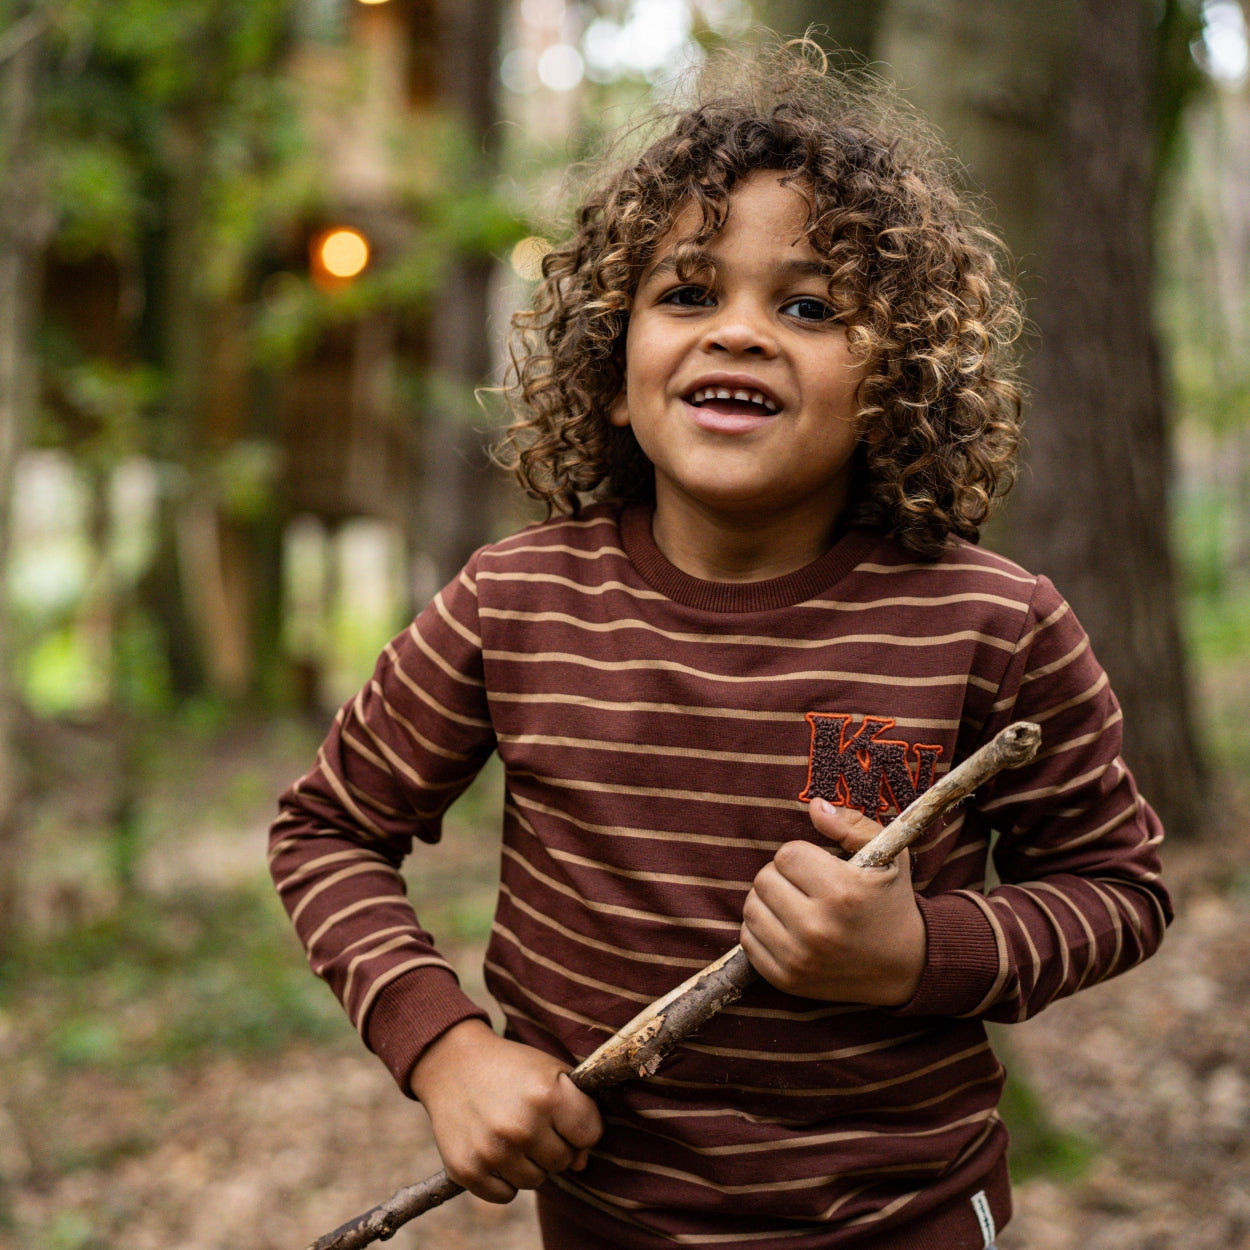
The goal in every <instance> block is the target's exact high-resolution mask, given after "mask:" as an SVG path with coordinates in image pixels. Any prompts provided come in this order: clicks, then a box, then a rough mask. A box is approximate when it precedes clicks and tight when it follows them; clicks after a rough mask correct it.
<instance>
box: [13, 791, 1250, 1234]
mask: <svg viewBox="0 0 1250 1250" xmlns="http://www.w3.org/2000/svg"><path fill="white" fill-rule="evenodd" d="M1236 806H1237V807H1239V808H1240V809H1241V810H1245V809H1244V807H1242V806H1241V804H1240V803H1239V804H1236ZM263 822H264V818H263V817H261V816H259V815H258V816H257V817H256V818H255V821H254V823H253V824H252V825H251V826H250V827H246V828H238V829H234V830H232V831H228V832H223V831H222V830H220V829H217V830H207V831H203V832H202V836H196V837H190V838H189V839H188V840H187V843H186V845H185V847H184V848H183V856H184V865H183V867H184V869H186V867H187V865H194V864H196V863H202V864H211V865H213V866H214V867H213V870H212V871H213V872H216V873H218V874H221V873H222V872H228V871H229V867H228V866H229V865H231V864H234V865H236V866H237V871H239V872H240V873H242V872H251V871H253V870H254V863H255V861H254V860H253V859H252V854H253V853H254V851H255V850H256V848H257V847H258V846H259V844H260V839H261V837H262V836H263ZM1228 823H1229V825H1230V826H1231V827H1232V831H1229V830H1225V831H1224V832H1223V833H1222V835H1221V837H1220V838H1218V839H1212V840H1210V841H1208V842H1205V843H1204V844H1202V845H1198V846H1192V845H1191V846H1175V847H1173V848H1172V849H1171V854H1170V855H1169V857H1168V868H1169V873H1170V877H1171V880H1172V883H1173V886H1174V888H1175V891H1176V894H1177V900H1178V903H1179V910H1178V918H1177V920H1176V923H1175V924H1174V926H1173V928H1172V930H1171V932H1170V934H1169V936H1168V939H1167V941H1166V942H1165V944H1164V947H1163V949H1162V951H1161V952H1160V953H1159V954H1158V955H1157V956H1156V957H1155V959H1153V960H1152V961H1151V962H1150V963H1149V964H1147V965H1145V966H1144V967H1142V968H1140V969H1137V970H1136V971H1134V972H1132V973H1130V974H1128V975H1127V976H1125V977H1123V978H1121V979H1120V980H1118V981H1115V982H1112V983H1110V984H1107V985H1104V986H1099V987H1096V988H1094V989H1092V990H1089V991H1086V992H1084V993H1082V994H1080V995H1078V996H1077V997H1076V998H1074V999H1072V1000H1069V1001H1067V1002H1064V1003H1060V1004H1057V1005H1055V1006H1054V1007H1052V1008H1050V1009H1049V1010H1048V1011H1047V1012H1045V1013H1044V1014H1043V1015H1042V1016H1041V1017H1039V1018H1038V1019H1037V1020H1034V1021H1030V1022H1029V1023H1027V1024H1025V1025H1022V1026H1017V1027H1015V1028H1014V1029H1012V1030H1010V1031H1008V1032H1007V1033H1006V1035H1005V1038H1004V1045H1005V1047H1006V1053H1007V1061H1008V1063H1009V1064H1010V1065H1013V1066H1014V1067H1016V1068H1017V1069H1019V1070H1020V1071H1021V1072H1023V1073H1024V1074H1025V1075H1026V1076H1027V1079H1028V1081H1029V1083H1030V1085H1031V1086H1032V1087H1033V1089H1034V1090H1035V1091H1036V1092H1037V1094H1038V1095H1039V1098H1040V1101H1041V1102H1042V1105H1043V1108H1044V1110H1045V1112H1046V1114H1047V1116H1048V1117H1049V1118H1050V1119H1051V1120H1052V1121H1053V1122H1054V1123H1055V1124H1057V1125H1061V1126H1063V1128H1064V1129H1065V1130H1068V1131H1070V1132H1072V1133H1074V1134H1076V1135H1078V1136H1079V1137H1080V1138H1082V1139H1083V1140H1084V1141H1085V1142H1087V1143H1088V1145H1089V1147H1090V1155H1091V1162H1090V1163H1089V1164H1088V1166H1087V1167H1086V1168H1085V1170H1084V1171H1083V1173H1082V1174H1081V1175H1080V1176H1079V1177H1078V1178H1077V1179H1075V1180H1069V1181H1060V1180H1057V1179H1053V1178H1051V1179H1041V1180H1029V1181H1026V1182H1024V1183H1023V1184H1021V1185H1019V1186H1018V1188H1017V1195H1016V1207H1017V1214H1016V1218H1015V1220H1014V1221H1013V1223H1012V1225H1011V1227H1010V1228H1009V1229H1008V1230H1007V1231H1006V1232H1005V1233H1004V1234H1003V1235H1002V1236H1001V1238H1000V1241H999V1247H1000V1250H1078V1248H1079V1250H1236V1248H1237V1247H1247V1248H1250V871H1247V870H1246V869H1244V868H1243V867H1242V866H1243V865H1246V864H1250V858H1248V857H1247V853H1248V852H1250V834H1247V832H1246V822H1233V821H1229V822H1228ZM223 864H224V865H226V866H227V867H226V868H223ZM451 867H454V865H451ZM192 870H194V869H192ZM151 871H152V873H153V879H154V880H157V879H159V878H160V874H161V873H162V872H168V871H171V870H170V867H169V865H168V864H164V865H162V864H161V863H159V862H157V863H155V864H154V865H153V866H152V869H151ZM205 871H207V869H206V870H205ZM479 875H480V874H479ZM479 955H480V948H474V947H473V946H472V945H468V946H466V947H465V948H464V949H463V950H461V951H460V952H459V959H458V962H459V965H460V966H461V967H462V968H464V969H469V968H472V967H475V966H476V964H477V963H478V962H479V959H478V956H479ZM469 988H470V990H471V992H472V991H473V990H474V989H475V988H477V987H475V986H474V985H473V984H472V983H471V979H470V986H469ZM478 992H479V993H480V989H479V990H478ZM40 1051H41V1039H40V1038H38V1037H34V1036H31V1034H30V1030H29V1028H28V1027H27V1026H26V1024H25V1023H24V1018H23V1016H22V1014H21V1012H20V1011H19V1010H18V1009H17V1008H16V1007H15V1008H13V1009H12V1010H11V1011H10V1013H9V1015H8V1016H4V1015H3V1014H0V1199H2V1200H3V1201H0V1209H5V1210H7V1219H6V1221H5V1223H4V1224H0V1250H298V1248H299V1247H303V1246H307V1245H308V1244H309V1243H311V1242H312V1241H313V1240H315V1238H316V1237H318V1236H320V1235H321V1234H322V1233H324V1232H327V1231H329V1230H330V1229H332V1228H334V1227H335V1226H337V1225H338V1224H340V1223H342V1222H344V1221H345V1220H347V1219H348V1218H350V1217H351V1216H353V1215H355V1214H357V1213H358V1212H360V1211H362V1210H364V1209H366V1208H368V1207H370V1206H372V1205H373V1204H374V1203H375V1202H378V1201H380V1200H381V1199H382V1198H384V1197H386V1196H387V1195H389V1194H390V1193H391V1192H392V1191H393V1190H394V1189H396V1188H399V1187H400V1186H402V1185H405V1184H409V1183H411V1182H413V1181H416V1180H418V1179H420V1178H422V1177H424V1176H425V1175H427V1174H428V1173H430V1172H432V1171H434V1170H436V1169H437V1167H438V1159H437V1155H436V1152H435V1150H434V1148H433V1146H432V1143H431V1140H430V1137H429V1134H428V1131H427V1128H426V1123H425V1120H424V1115H423V1113H422V1112H421V1111H420V1109H419V1108H417V1107H416V1106H414V1105H413V1104H412V1103H410V1102H409V1101H407V1100H406V1099H404V1098H403V1097H401V1096H400V1095H399V1093H398V1091H397V1090H396V1089H395V1088H394V1086H393V1085H392V1084H391V1082H390V1078H389V1077H388V1076H387V1075H386V1074H385V1072H384V1071H383V1070H382V1068H381V1066H380V1065H379V1064H378V1063H377V1062H376V1060H374V1059H373V1058H372V1057H371V1056H370V1055H368V1054H367V1053H365V1052H364V1051H363V1049H362V1048H359V1047H358V1046H356V1045H355V1044H354V1041H353V1039H350V1038H347V1037H344V1038H342V1039H340V1040H338V1041H334V1042H331V1043H326V1044H322V1043H315V1044H314V1043H312V1042H299V1043H296V1044H291V1045H288V1046H286V1047H284V1048H283V1049H281V1050H279V1051H276V1052H269V1053H260V1054H256V1055H252V1056H247V1057H239V1056H237V1055H236V1056H234V1057H226V1058H223V1057H214V1056H212V1055H209V1056H207V1057H203V1056H202V1057H199V1058H196V1059H194V1060H193V1061H189V1062H187V1063H186V1064H183V1065H181V1066H171V1065H163V1066H161V1065H155V1066H152V1067H150V1068H142V1069H140V1070H139V1071H137V1072H130V1073H128V1074H125V1075H117V1074H113V1075H110V1074H109V1072H108V1071H107V1070H102V1069H98V1068H94V1067H91V1066H90V1065H88V1066H84V1067H81V1068H79V1069H71V1070H68V1071H65V1070H62V1069H57V1068H55V1067H53V1066H52V1065H49V1064H47V1063H44V1062H42V1056H41V1053H40ZM390 1244H391V1245H394V1246H396V1247H399V1248H400V1250H416V1248H417V1247H422V1248H423V1250H432V1248H435V1247H437V1248H439V1250H538V1241H537V1236H536V1233H535V1230H534V1224H533V1217H532V1206H531V1204H530V1202H529V1201H528V1199H527V1198H525V1197H522V1199H520V1200H518V1201H517V1202H516V1203H514V1204H512V1205H511V1206H508V1207H495V1206H491V1205H489V1204H486V1203H482V1202H479V1201H477V1200H476V1199H472V1198H470V1197H467V1196H462V1197H460V1198H458V1199H456V1200H454V1201H453V1202H451V1203H449V1204H448V1205H447V1206H445V1207H443V1208H441V1209H440V1210H438V1211H435V1212H432V1213H430V1214H428V1215H426V1216H424V1217H422V1218H421V1220H420V1221H419V1222H417V1223H414V1224H412V1225H410V1226H409V1227H407V1228H405V1229H404V1230H401V1232H400V1233H399V1234H397V1235H396V1237H395V1238H394V1239H393V1241H392V1242H391V1243H390Z"/></svg>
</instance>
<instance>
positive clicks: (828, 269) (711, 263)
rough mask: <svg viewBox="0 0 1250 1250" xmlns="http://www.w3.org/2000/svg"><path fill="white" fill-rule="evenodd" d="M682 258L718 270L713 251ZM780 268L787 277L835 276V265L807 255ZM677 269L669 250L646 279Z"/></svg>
mask: <svg viewBox="0 0 1250 1250" xmlns="http://www.w3.org/2000/svg"><path fill="white" fill-rule="evenodd" d="M682 259H683V260H684V261H686V263H687V264H688V265H689V266H690V268H691V269H696V270H698V269H711V270H712V271H713V272H715V270H716V257H715V256H713V255H712V254H711V252H706V251H704V250H703V249H702V248H698V249H695V250H693V251H684V252H683V255H682ZM778 268H779V269H781V270H782V271H783V272H784V273H785V274H786V276H787V277H795V278H826V279H828V278H831V277H832V276H833V267H832V266H831V265H829V264H826V262H824V261H822V260H817V259H809V258H807V257H800V256H796V257H794V258H793V259H792V260H783V261H782V262H781V263H780V264H779V265H778ZM676 269H677V252H676V251H672V252H669V253H668V255H667V256H664V257H663V258H662V259H660V260H657V261H656V262H655V266H654V267H653V268H652V269H651V270H650V271H649V272H648V273H647V274H646V276H645V278H644V279H643V280H644V281H646V280H648V279H650V278H655V277H658V276H661V275H663V274H666V273H669V272H674V271H676Z"/></svg>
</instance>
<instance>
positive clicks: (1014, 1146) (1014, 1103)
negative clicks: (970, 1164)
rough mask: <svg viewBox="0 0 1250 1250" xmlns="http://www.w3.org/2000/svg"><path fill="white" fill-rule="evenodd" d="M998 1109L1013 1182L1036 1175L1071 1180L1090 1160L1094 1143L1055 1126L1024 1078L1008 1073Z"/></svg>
mask: <svg viewBox="0 0 1250 1250" xmlns="http://www.w3.org/2000/svg"><path fill="white" fill-rule="evenodd" d="M999 1112H1000V1114H1001V1115H1002V1117H1003V1121H1004V1123H1005V1124H1006V1125H1007V1129H1008V1131H1009V1132H1010V1134H1011V1148H1010V1151H1009V1154H1008V1160H1009V1162H1010V1165H1011V1178H1012V1180H1013V1181H1014V1182H1015V1183H1017V1184H1019V1183H1020V1182H1021V1181H1026V1180H1030V1179H1032V1178H1034V1177H1039V1176H1046V1177H1050V1178H1051V1179H1053V1180H1057V1181H1073V1180H1076V1179H1077V1178H1078V1177H1080V1176H1081V1175H1082V1173H1084V1171H1085V1170H1086V1168H1088V1167H1089V1165H1090V1164H1091V1163H1092V1162H1093V1160H1094V1157H1095V1155H1096V1153H1097V1150H1096V1148H1095V1146H1094V1145H1093V1143H1092V1142H1089V1141H1086V1140H1085V1139H1084V1138H1082V1137H1078V1136H1077V1135H1076V1134H1075V1133H1069V1132H1065V1131H1064V1130H1062V1129H1060V1128H1057V1127H1056V1126H1055V1125H1054V1124H1053V1123H1052V1122H1051V1120H1050V1117H1049V1116H1048V1115H1047V1114H1046V1111H1045V1108H1044V1107H1043V1106H1042V1103H1041V1100H1040V1099H1039V1098H1038V1096H1037V1094H1036V1093H1035V1092H1034V1091H1033V1088H1032V1087H1031V1086H1030V1085H1029V1083H1028V1081H1027V1079H1025V1078H1023V1077H1021V1076H1018V1075H1017V1074H1015V1073H1011V1074H1009V1075H1008V1077H1007V1085H1006V1087H1005V1088H1004V1090H1003V1097H1002V1101H1001V1102H1000V1103H999Z"/></svg>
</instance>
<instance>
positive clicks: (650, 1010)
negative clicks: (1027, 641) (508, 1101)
mask: <svg viewBox="0 0 1250 1250" xmlns="http://www.w3.org/2000/svg"><path fill="white" fill-rule="evenodd" d="M1041 739H1042V731H1041V729H1040V728H1039V727H1038V726H1037V725H1035V724H1033V723H1031V722H1030V721H1017V722H1016V723H1015V724H1013V725H1008V726H1007V728H1006V729H1004V730H1003V731H1002V732H1001V733H999V734H998V735H997V736H996V737H994V738H992V739H991V740H990V741H989V742H987V743H986V744H985V746H983V747H982V748H981V749H980V750H979V751H976V752H974V753H973V754H972V755H970V756H969V757H968V758H967V759H966V760H964V762H963V763H962V764H960V765H958V767H956V768H952V769H951V771H950V772H949V773H947V774H946V776H945V777H943V778H942V780H941V781H938V782H935V783H934V784H933V785H932V786H930V787H929V789H928V790H926V791H925V792H924V793H923V794H922V795H921V796H920V797H919V798H918V799H916V801H915V802H914V803H912V804H910V805H909V806H908V807H907V809H906V810H905V811H903V812H901V813H900V814H899V815H898V816H897V817H896V818H895V819H894V820H892V821H891V822H890V823H889V824H888V825H887V826H886V827H885V828H884V829H882V830H881V832H880V833H879V834H877V836H876V837H875V838H873V839H872V841H871V842H869V843H868V844H867V845H866V846H864V847H862V848H861V849H860V850H859V851H858V852H857V853H856V854H855V855H854V856H853V857H852V859H851V863H852V864H855V865H857V866H859V867H861V868H880V867H884V866H886V865H887V864H889V863H891V862H892V861H893V860H894V858H895V857H896V856H897V855H898V854H899V853H900V852H901V851H902V850H903V849H904V848H905V847H908V846H910V845H911V844H912V843H913V842H914V841H915V840H916V838H918V837H919V836H920V834H921V833H923V832H924V830H925V829H927V828H928V827H929V825H931V824H933V822H934V821H936V820H937V819H938V818H939V817H941V816H943V815H945V814H946V813H947V812H948V811H950V810H951V808H953V807H955V806H956V805H957V804H959V803H962V802H963V801H964V799H966V798H967V797H968V796H969V795H970V794H971V793H972V792H973V791H974V790H976V789H977V788H978V787H979V786H982V785H984V784H985V782H986V781H988V780H989V779H990V778H991V777H993V776H994V775H995V774H996V773H999V772H1001V771H1002V770H1003V769H1005V768H1019V767H1020V765H1021V764H1027V763H1028V761H1029V760H1031V759H1032V758H1033V756H1034V755H1035V754H1036V752H1037V747H1038V744H1039V743H1040V742H1041ZM758 976H759V973H758V972H756V971H755V969H754V968H753V967H752V966H751V964H750V962H749V961H748V959H747V957H746V952H745V951H744V950H743V949H742V947H741V946H735V947H734V948H733V950H730V951H726V952H725V954H724V955H722V956H721V957H720V958H719V959H717V960H715V961H714V962H713V963H710V964H708V966H707V967H706V968H704V969H703V970H702V971H701V972H697V973H695V975H694V976H692V977H691V978H690V979H689V980H688V981H684V982H683V983H682V984H681V985H679V986H677V988H676V989H674V990H671V991H670V992H669V993H667V994H665V995H664V996H663V997H662V998H659V999H657V1000H656V1001H655V1002H654V1003H652V1004H651V1005H650V1006H649V1007H646V1008H644V1009H643V1010H642V1011H640V1012H639V1013H638V1015H636V1016H635V1017H634V1018H633V1019H632V1020H631V1021H630V1022H629V1023H628V1024H627V1025H625V1026H624V1028H622V1029H620V1030H618V1031H617V1032H616V1033H614V1034H613V1035H612V1036H611V1037H610V1038H608V1040H607V1041H606V1042H604V1043H603V1045H602V1046H600V1047H599V1048H598V1049H597V1050H596V1051H595V1052H594V1053H593V1054H591V1055H588V1056H587V1057H586V1058H585V1059H583V1060H582V1062H581V1063H579V1064H578V1065H577V1067H575V1068H574V1069H573V1070H572V1072H570V1073H569V1078H570V1079H571V1080H572V1082H573V1084H574V1085H576V1086H577V1088H578V1089H580V1090H582V1091H583V1092H584V1093H587V1094H597V1093H599V1092H600V1091H601V1090H605V1089H608V1088H610V1087H611V1086H613V1085H619V1084H620V1083H621V1082H623V1081H627V1080H630V1079H631V1078H633V1077H647V1076H654V1075H655V1073H656V1071H657V1069H658V1068H659V1066H660V1064H661V1063H663V1061H664V1058H665V1056H666V1055H667V1054H668V1053H669V1051H671V1050H672V1049H673V1048H674V1047H675V1046H677V1045H679V1044H680V1043H681V1042H683V1041H685V1040H686V1038H688V1037H690V1036H691V1035H692V1034H693V1033H695V1032H696V1031H697V1030H698V1029H699V1028H700V1027H701V1026H702V1025H704V1024H705V1023H706V1022H707V1021H708V1020H710V1019H711V1018H712V1017H713V1016H714V1015H716V1013H717V1012H719V1011H721V1010H722V1009H723V1008H725V1007H727V1006H729V1004H730V1003H732V1002H735V1001H736V1000H737V999H738V998H739V997H741V995H742V991H743V990H744V989H746V987H747V986H748V985H750V984H751V982H752V981H754V980H756V979H757V978H758ZM463 1192H464V1191H463V1189H462V1188H461V1186H459V1185H457V1184H456V1182H455V1181H453V1180H452V1179H451V1178H450V1177H449V1176H448V1175H447V1173H446V1172H438V1173H436V1174H435V1175H433V1176H430V1177H427V1178H426V1179H425V1180H423V1181H421V1182H420V1183H419V1184H416V1185H409V1186H407V1188H405V1189H400V1190H398V1191H396V1192H395V1193H394V1194H392V1195H391V1196H390V1197H389V1198H388V1199H387V1200H386V1201H385V1202H383V1203H379V1205H378V1206H376V1207H373V1208H372V1209H371V1210H369V1211H366V1212H365V1213H364V1214H363V1215H358V1216H357V1217H356V1218H355V1219H354V1220H349V1221H348V1222H347V1223H346V1224H343V1225H342V1226H340V1227H339V1228H336V1229H335V1230H334V1231H333V1232H332V1233H327V1234H326V1235H325V1236H324V1237H321V1238H320V1239H319V1240H317V1241H315V1242H314V1243H313V1244H312V1245H311V1246H310V1247H309V1248H308V1250H360V1247H363V1246H368V1245H372V1244H373V1242H375V1241H385V1240H386V1239H387V1238H389V1237H392V1236H394V1234H395V1232H396V1230H397V1229H399V1228H400V1227H401V1226H402V1225H404V1224H406V1223H408V1221H409V1220H412V1219H415V1218H416V1217H417V1216H418V1215H421V1214H423V1213H424V1212H426V1211H428V1210H430V1209H431V1208H432V1207H437V1206H440V1205H441V1204H442V1203H444V1202H446V1201H447V1199H448V1198H454V1197H455V1196H456V1195H457V1194H459V1193H463Z"/></svg>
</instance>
